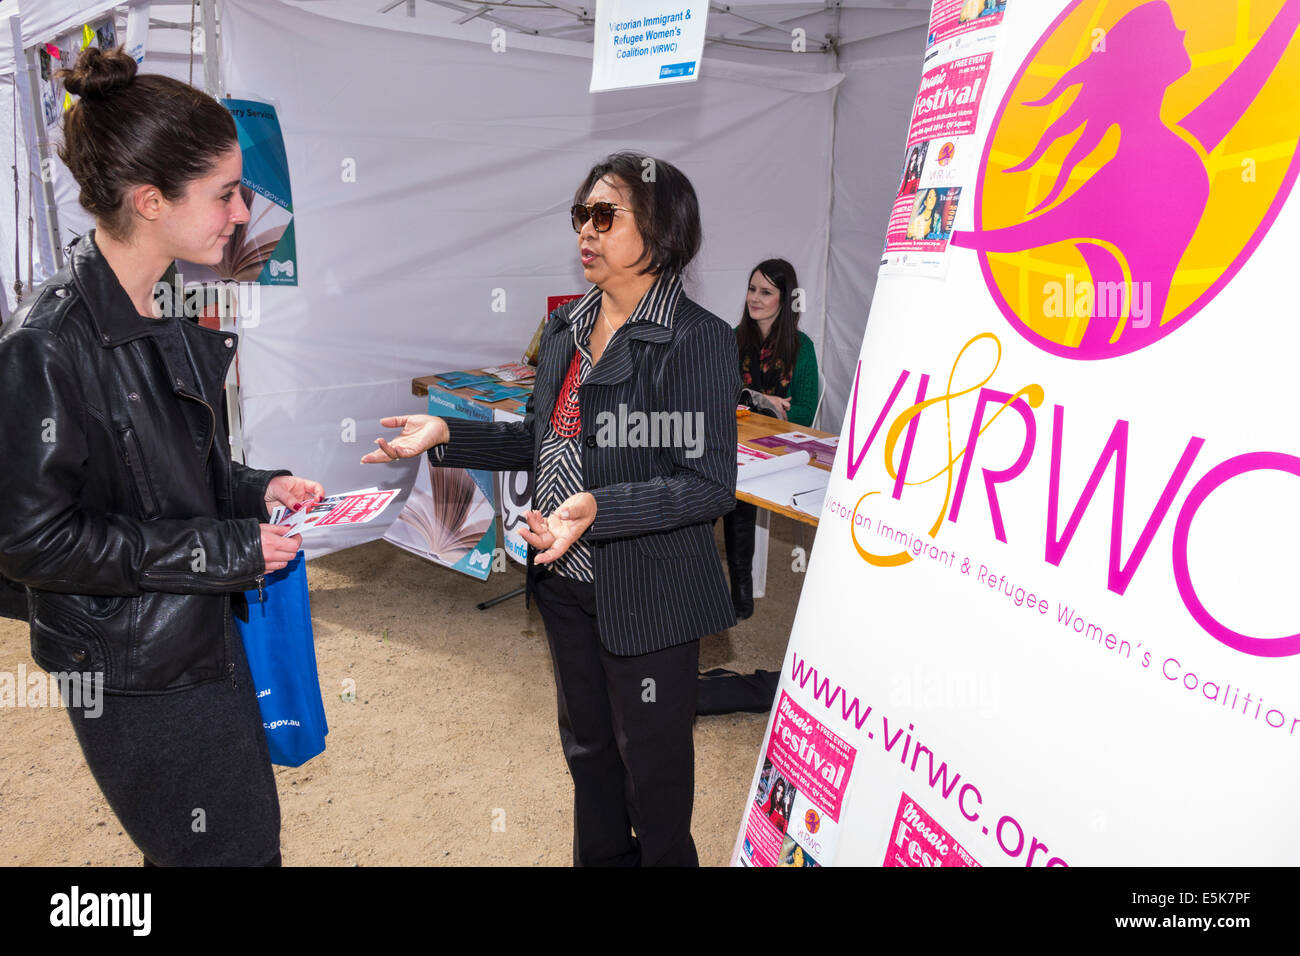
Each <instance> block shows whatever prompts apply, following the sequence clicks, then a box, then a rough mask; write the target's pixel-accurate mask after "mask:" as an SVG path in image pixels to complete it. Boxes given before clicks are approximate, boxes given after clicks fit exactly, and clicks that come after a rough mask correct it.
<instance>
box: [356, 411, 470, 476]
mask: <svg viewBox="0 0 1300 956" xmlns="http://www.w3.org/2000/svg"><path fill="white" fill-rule="evenodd" d="M379 424H380V425H382V426H384V427H385V428H400V429H401V430H402V433H401V434H400V435H398V436H397V437H396V438H394V439H393V440H392V441H391V442H389V441H385V440H384V439H382V438H376V439H375V444H376V445H378V446H379V450H378V451H372V452H370V453H369V454H368V455H366V456H365V457H364V458H362V459H361V463H362V464H363V465H373V464H376V463H378V462H384V461H397V460H398V459H399V458H414V457H415V456H416V455H422V454H424V453H425V452H426V451H428V450H429V449H430V448H433V447H434V446H435V445H443V444H446V443H447V441H448V439H450V438H451V433H450V432H449V431H448V430H447V423H446V422H445V421H443V420H442V419H441V418H439V417H438V416H436V415H392V416H390V417H388V418H384V419H381V420H380V422H379Z"/></svg>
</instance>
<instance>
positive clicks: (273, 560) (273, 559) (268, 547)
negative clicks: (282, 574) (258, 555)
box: [259, 524, 302, 574]
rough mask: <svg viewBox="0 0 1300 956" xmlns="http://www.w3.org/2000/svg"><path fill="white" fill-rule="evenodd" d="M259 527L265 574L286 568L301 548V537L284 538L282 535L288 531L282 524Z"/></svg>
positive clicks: (296, 535) (298, 535)
mask: <svg viewBox="0 0 1300 956" xmlns="http://www.w3.org/2000/svg"><path fill="white" fill-rule="evenodd" d="M259 527H260V528H261V529H262V561H263V563H264V564H265V565H266V573H267V574H270V573H271V572H272V571H279V570H281V569H282V568H285V567H287V566H288V564H289V562H290V561H292V560H293V559H294V557H295V556H296V555H297V554H298V549H299V548H301V547H302V535H300V534H294V535H290V536H289V537H287V538H286V537H285V536H284V533H285V532H286V531H288V530H289V529H288V528H286V527H285V526H284V525H282V524H264V525H259Z"/></svg>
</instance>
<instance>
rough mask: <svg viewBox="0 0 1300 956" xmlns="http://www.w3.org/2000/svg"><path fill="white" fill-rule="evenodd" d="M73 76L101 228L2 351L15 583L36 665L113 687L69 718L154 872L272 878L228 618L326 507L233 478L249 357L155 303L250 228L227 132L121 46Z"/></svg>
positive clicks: (247, 478) (211, 105)
mask: <svg viewBox="0 0 1300 956" xmlns="http://www.w3.org/2000/svg"><path fill="white" fill-rule="evenodd" d="M64 77H65V79H64V82H65V86H66V88H67V89H68V91H69V92H70V93H73V94H74V95H78V96H79V97H80V99H79V101H78V102H77V103H76V105H74V106H73V107H72V108H71V109H70V110H69V111H68V112H67V113H66V114H65V116H64V146H63V148H62V150H61V153H60V155H61V157H62V158H63V160H64V162H65V163H66V164H67V165H68V167H69V169H70V170H71V172H72V174H73V176H74V177H75V178H76V180H77V182H78V184H79V185H80V187H81V197H80V198H81V204H82V205H83V206H84V207H85V208H86V209H87V210H88V211H89V212H90V213H91V214H92V215H93V216H94V217H95V220H96V228H95V229H94V230H92V231H91V232H89V233H87V234H86V235H84V236H82V237H80V238H79V239H78V240H77V241H76V242H74V243H73V245H72V246H71V247H70V250H69V261H68V263H67V265H66V266H64V268H63V269H61V270H60V271H59V272H58V273H57V274H55V275H54V276H53V277H52V278H51V279H50V280H49V281H48V282H46V283H45V284H44V285H43V286H42V287H41V288H39V289H38V290H36V292H35V293H34V295H33V297H32V299H31V300H30V301H29V302H27V303H24V306H23V308H21V309H20V310H19V311H18V312H17V313H16V314H15V316H14V317H13V319H12V320H11V322H10V323H9V324H7V325H6V327H5V328H4V330H3V333H2V334H0V367H3V368H4V369H5V374H4V376H3V380H2V381H0V461H3V462H4V467H3V469H0V501H2V502H3V503H4V505H3V508H0V574H3V575H4V576H6V577H8V578H10V579H12V580H13V581H16V582H18V583H20V584H22V585H24V586H26V588H27V590H28V595H29V612H30V615H29V616H30V623H31V631H32V653H33V656H34V657H35V659H36V661H37V663H38V664H40V665H41V666H42V667H44V668H46V669H47V670H49V671H50V672H51V673H53V674H66V675H84V678H85V679H88V680H89V685H87V689H90V690H91V691H92V693H91V695H89V696H91V697H96V696H98V695H95V694H94V693H93V690H94V688H96V687H99V688H102V697H99V698H98V700H97V701H95V706H94V707H93V708H92V707H87V706H81V707H77V706H72V705H73V704H75V703H76V697H77V695H75V694H69V698H68V699H67V700H65V703H67V704H69V705H70V706H68V708H67V712H68V716H69V718H70V719H71V722H72V726H73V729H74V731H75V733H76V735H77V739H78V742H79V743H80V745H81V748H82V752H83V754H84V755H85V757H86V762H87V764H88V765H89V767H90V770H91V773H92V774H93V775H94V777H95V780H96V782H97V783H98V784H99V786H100V789H101V790H102V791H103V793H104V796H105V798H106V799H107V800H108V803H109V805H110V806H111V807H112V809H113V812H114V813H115V814H116V815H117V817H118V820H119V821H120V822H121V824H122V826H123V829H124V830H125V831H126V832H127V834H128V835H129V836H130V837H131V839H132V840H133V841H134V842H135V844H136V846H137V847H138V848H139V849H140V850H141V852H142V853H143V854H144V858H145V863H146V864H153V865H161V866H167V865H209V866H211V865H245V866H249V865H252V866H258V865H275V864H278V862H279V858H280V846H279V842H280V811H279V801H278V798H277V795H276V789H275V778H274V776H273V774H272V771H271V764H270V759H269V757H268V753H267V747H266V738H265V732H264V731H263V728H262V721H261V715H260V713H259V710H258V705H257V700H256V697H255V691H254V688H253V685H252V681H251V678H250V677H249V673H248V665H247V661H246V659H245V657H244V652H243V645H242V642H241V640H240V637H239V634H238V632H237V631H236V630H235V628H234V627H233V622H232V613H233V612H234V611H236V610H239V611H242V610H243V598H242V595H240V594H239V592H241V591H242V590H244V589H247V588H252V587H254V586H257V585H258V584H259V583H260V582H261V581H262V579H263V576H264V575H265V574H266V573H267V572H270V571H275V570H278V569H280V568H283V567H284V566H285V565H286V564H287V563H288V562H289V561H290V560H292V559H293V557H294V555H295V554H296V552H297V549H298V546H299V544H300V539H299V538H297V537H290V538H285V537H283V532H284V531H285V530H287V529H283V528H277V527H275V526H273V525H270V524H268V523H266V522H267V521H268V520H269V518H268V513H267V508H268V505H272V504H276V503H281V504H285V505H287V506H290V507H297V506H301V505H302V504H303V503H305V502H308V501H311V500H312V499H314V498H315V497H316V496H318V495H322V494H323V493H324V490H323V489H322V488H321V486H320V485H319V484H317V483H316V482H313V481H307V480H305V479H302V478H295V477H293V476H292V475H290V473H289V472H287V471H274V472H273V471H261V470H257V469H252V468H247V467H245V466H243V465H241V464H238V463H233V462H232V461H231V460H230V453H229V447H228V443H227V440H226V436H225V434H224V432H223V431H222V427H221V419H220V413H219V411H218V409H219V408H220V407H221V401H222V389H223V387H224V382H225V377H226V370H227V368H228V367H229V365H230V363H231V361H232V360H233V358H234V352H235V337H234V336H233V335H229V334H226V333H222V332H218V331H214V330H211V329H206V328H202V327H200V326H199V325H197V324H195V323H193V322H190V321H188V320H186V319H185V318H183V317H180V316H176V315H171V316H162V317H158V316H157V315H156V310H155V308H154V302H153V289H154V284H155V283H156V282H157V281H158V280H159V279H160V278H161V277H162V275H163V273H164V272H165V271H166V270H167V268H168V267H169V266H170V264H171V262H172V261H173V260H174V259H177V258H180V259H183V260H185V261H189V262H198V263H205V264H215V263H217V262H218V261H219V260H220V258H221V253H222V250H223V249H224V247H225V244H226V242H228V241H229V236H230V234H231V232H232V230H233V229H234V228H235V226H236V225H237V224H238V223H240V222H246V221H247V219H248V210H247V208H246V207H245V206H244V204H243V201H242V200H241V198H240V195H239V191H238V186H239V181H240V173H241V165H242V160H241V154H240V150H239V146H238V140H237V136H236V130H235V126H234V122H233V120H232V119H231V117H230V114H229V113H228V112H227V111H226V110H225V109H224V108H223V107H222V106H221V105H220V104H219V103H217V102H216V101H215V100H213V99H212V98H211V97H208V96H206V95H205V94H203V93H201V92H200V91H198V90H195V89H193V88H192V87H189V86H186V85H185V84H183V83H181V82H179V81H177V80H172V79H169V78H166V77H161V76H148V75H141V76H136V64H135V61H134V60H132V59H131V57H129V56H127V55H125V54H124V53H122V52H121V51H120V50H119V51H116V52H112V53H105V52H101V51H100V50H97V49H95V48H88V49H87V50H85V51H84V52H83V53H82V54H81V56H80V58H79V59H78V62H77V65H76V68H75V70H73V71H71V72H67V73H65V74H64ZM82 703H83V704H85V703H87V701H86V700H85V699H83V700H82Z"/></svg>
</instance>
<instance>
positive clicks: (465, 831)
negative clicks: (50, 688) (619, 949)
mask: <svg viewBox="0 0 1300 956" xmlns="http://www.w3.org/2000/svg"><path fill="white" fill-rule="evenodd" d="M720 526H721V523H719V529H718V537H719V542H720V538H721V527H720ZM812 536H813V529H812V528H811V527H809V526H807V525H799V524H796V523H795V522H792V521H789V520H788V519H785V518H781V517H774V518H773V521H772V541H771V546H770V551H769V555H770V557H769V565H768V587H767V594H768V596H767V597H766V598H763V599H760V600H759V601H757V602H756V605H757V609H756V613H755V615H754V617H752V618H750V619H749V620H748V621H745V622H742V623H741V624H740V625H738V626H737V627H735V628H733V629H731V630H729V631H725V632H723V633H721V634H715V635H712V636H710V637H707V638H705V639H704V641H703V642H702V644H701V647H700V668H701V670H707V669H709V668H711V667H720V666H722V667H729V668H731V669H733V670H737V671H742V672H746V671H750V670H753V669H755V668H764V669H768V670H775V669H777V668H778V667H779V666H780V663H781V661H782V659H783V657H784V654H785V647H786V642H787V639H788V637H789V632H790V626H791V624H792V623H793V620H794V612H795V607H796V605H797V603H798V598H799V592H800V590H801V588H802V586H803V575H802V574H801V573H796V572H794V571H792V569H791V565H792V559H791V554H792V550H793V549H794V548H795V547H796V546H798V547H803V548H804V549H805V550H811V544H812ZM308 580H309V583H310V588H311V601H312V618H313V623H314V627H315V637H316V653H317V660H318V664H319V670H320V683H321V691H322V694H323V696H324V700H325V711H326V715H327V717H328V719H329V726H330V734H329V738H328V746H327V748H326V750H325V753H323V754H322V755H321V756H319V757H316V758H315V759H313V760H311V761H309V762H308V763H307V764H305V765H304V766H302V767H298V768H288V767H277V768H276V779H277V782H278V785H279V792H280V806H281V813H282V818H283V836H282V846H283V855H284V861H285V864H286V865H289V866H348V865H361V866H375V865H403V866H412V865H414V866H420V865H430V864H468V865H488V866H499V865H524V866H531V865H549V866H564V865H568V864H569V863H570V862H571V859H572V850H571V846H572V844H571V839H572V799H573V790H572V785H571V783H570V781H569V774H568V770H567V769H566V767H565V765H564V756H563V754H562V752H561V750H560V742H559V734H558V731H557V729H556V726H555V682H554V678H553V677H552V674H551V664H550V655H549V653H548V651H547V647H546V637H545V633H544V632H543V629H542V622H541V617H540V615H539V614H538V613H537V611H536V609H531V610H529V609H526V608H525V607H524V603H523V599H522V598H517V599H514V600H511V601H509V602H507V603H505V604H502V605H498V606H497V607H495V608H492V609H490V610H488V611H479V610H477V609H476V608H475V606H474V605H475V604H476V603H478V602H480V601H483V600H486V599H487V598H489V597H492V596H494V595H497V594H500V593H502V592H504V591H507V590H509V589H511V588H513V587H516V586H518V585H520V584H522V583H523V573H522V569H520V568H518V566H516V565H514V564H513V563H512V564H511V568H510V570H509V571H506V572H503V573H497V574H493V575H491V576H490V578H489V579H488V580H487V581H485V582H478V581H474V580H472V579H470V578H466V577H464V576H462V575H460V574H457V573H455V572H452V571H449V570H447V569H445V568H442V567H439V566H437V565H433V564H431V563H429V562H427V561H424V560H422V559H420V558H417V557H414V556H412V555H409V554H407V553H406V552H404V551H402V550H400V549H398V548H396V547H393V546H392V545H389V544H387V543H386V542H382V541H376V542H372V543H370V544H367V545H362V546H360V547H356V548H351V549H348V550H347V551H340V552H337V553H335V554H331V555H328V556H326V557H324V558H320V559H318V560H316V561H313V562H311V563H310V564H309V565H308ZM20 664H22V665H25V666H26V668H27V669H28V670H29V671H32V670H35V669H36V667H35V664H33V663H32V661H31V657H30V654H29V648H28V635H27V627H26V625H25V624H23V623H22V622H19V621H11V620H3V619H0V671H8V672H10V673H15V674H16V673H17V671H18V667H19V665H20ZM347 679H351V680H353V681H355V687H356V699H355V701H353V702H348V701H345V700H344V699H343V690H344V686H345V685H344V681H345V680H347ZM0 722H2V723H0V728H2V729H3V733H0V864H3V865H5V866H49V865H56V866H83V865H85V866H108V865H128V866H136V865H138V864H139V861H140V857H139V854H138V852H137V851H136V850H135V848H134V846H133V845H132V844H131V841H130V840H129V839H128V838H127V837H126V836H125V834H124V833H123V832H122V828H121V827H120V826H119V825H118V823H117V820H116V818H115V817H114V816H113V814H112V811H110V810H109V808H108V805H107V804H106V803H105V802H104V799H103V797H102V796H101V795H100V793H99V789H98V788H97V787H96V785H95V782H94V779H93V778H92V777H91V776H90V772H89V771H88V770H87V769H86V765H85V761H84V760H83V759H82V756H81V751H80V749H79V748H78V746H77V742H76V739H75V737H74V736H73V733H72V728H71V726H70V725H69V724H68V720H67V717H66V715H65V714H64V713H63V711H62V710H61V709H59V708H53V707H47V708H28V707H18V708H11V707H4V708H0ZM765 725H766V716H765V715H750V714H735V715H729V716H723V717H702V718H698V719H697V721H696V727H695V748H696V750H695V767H696V776H695V816H694V822H693V833H694V836H695V842H696V845H697V847H698V849H699V854H700V861H701V863H702V864H704V865H706V866H708V865H713V866H718V865H724V864H726V863H727V861H728V860H729V858H730V855H731V849H732V846H733V843H734V841H735V838H736V833H737V831H738V828H739V825H740V820H741V816H742V813H743V811H744V803H745V797H746V795H747V790H748V787H749V783H750V779H751V776H752V774H753V772H754V766H755V762H756V761H757V759H758V753H759V745H760V738H761V737H762V733H763V728H764V726H765ZM494 821H496V822H497V824H498V825H497V826H496V827H495V828H494V825H493V824H494ZM502 822H503V823H504V829H502V828H501V826H500V824H501V823H502Z"/></svg>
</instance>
